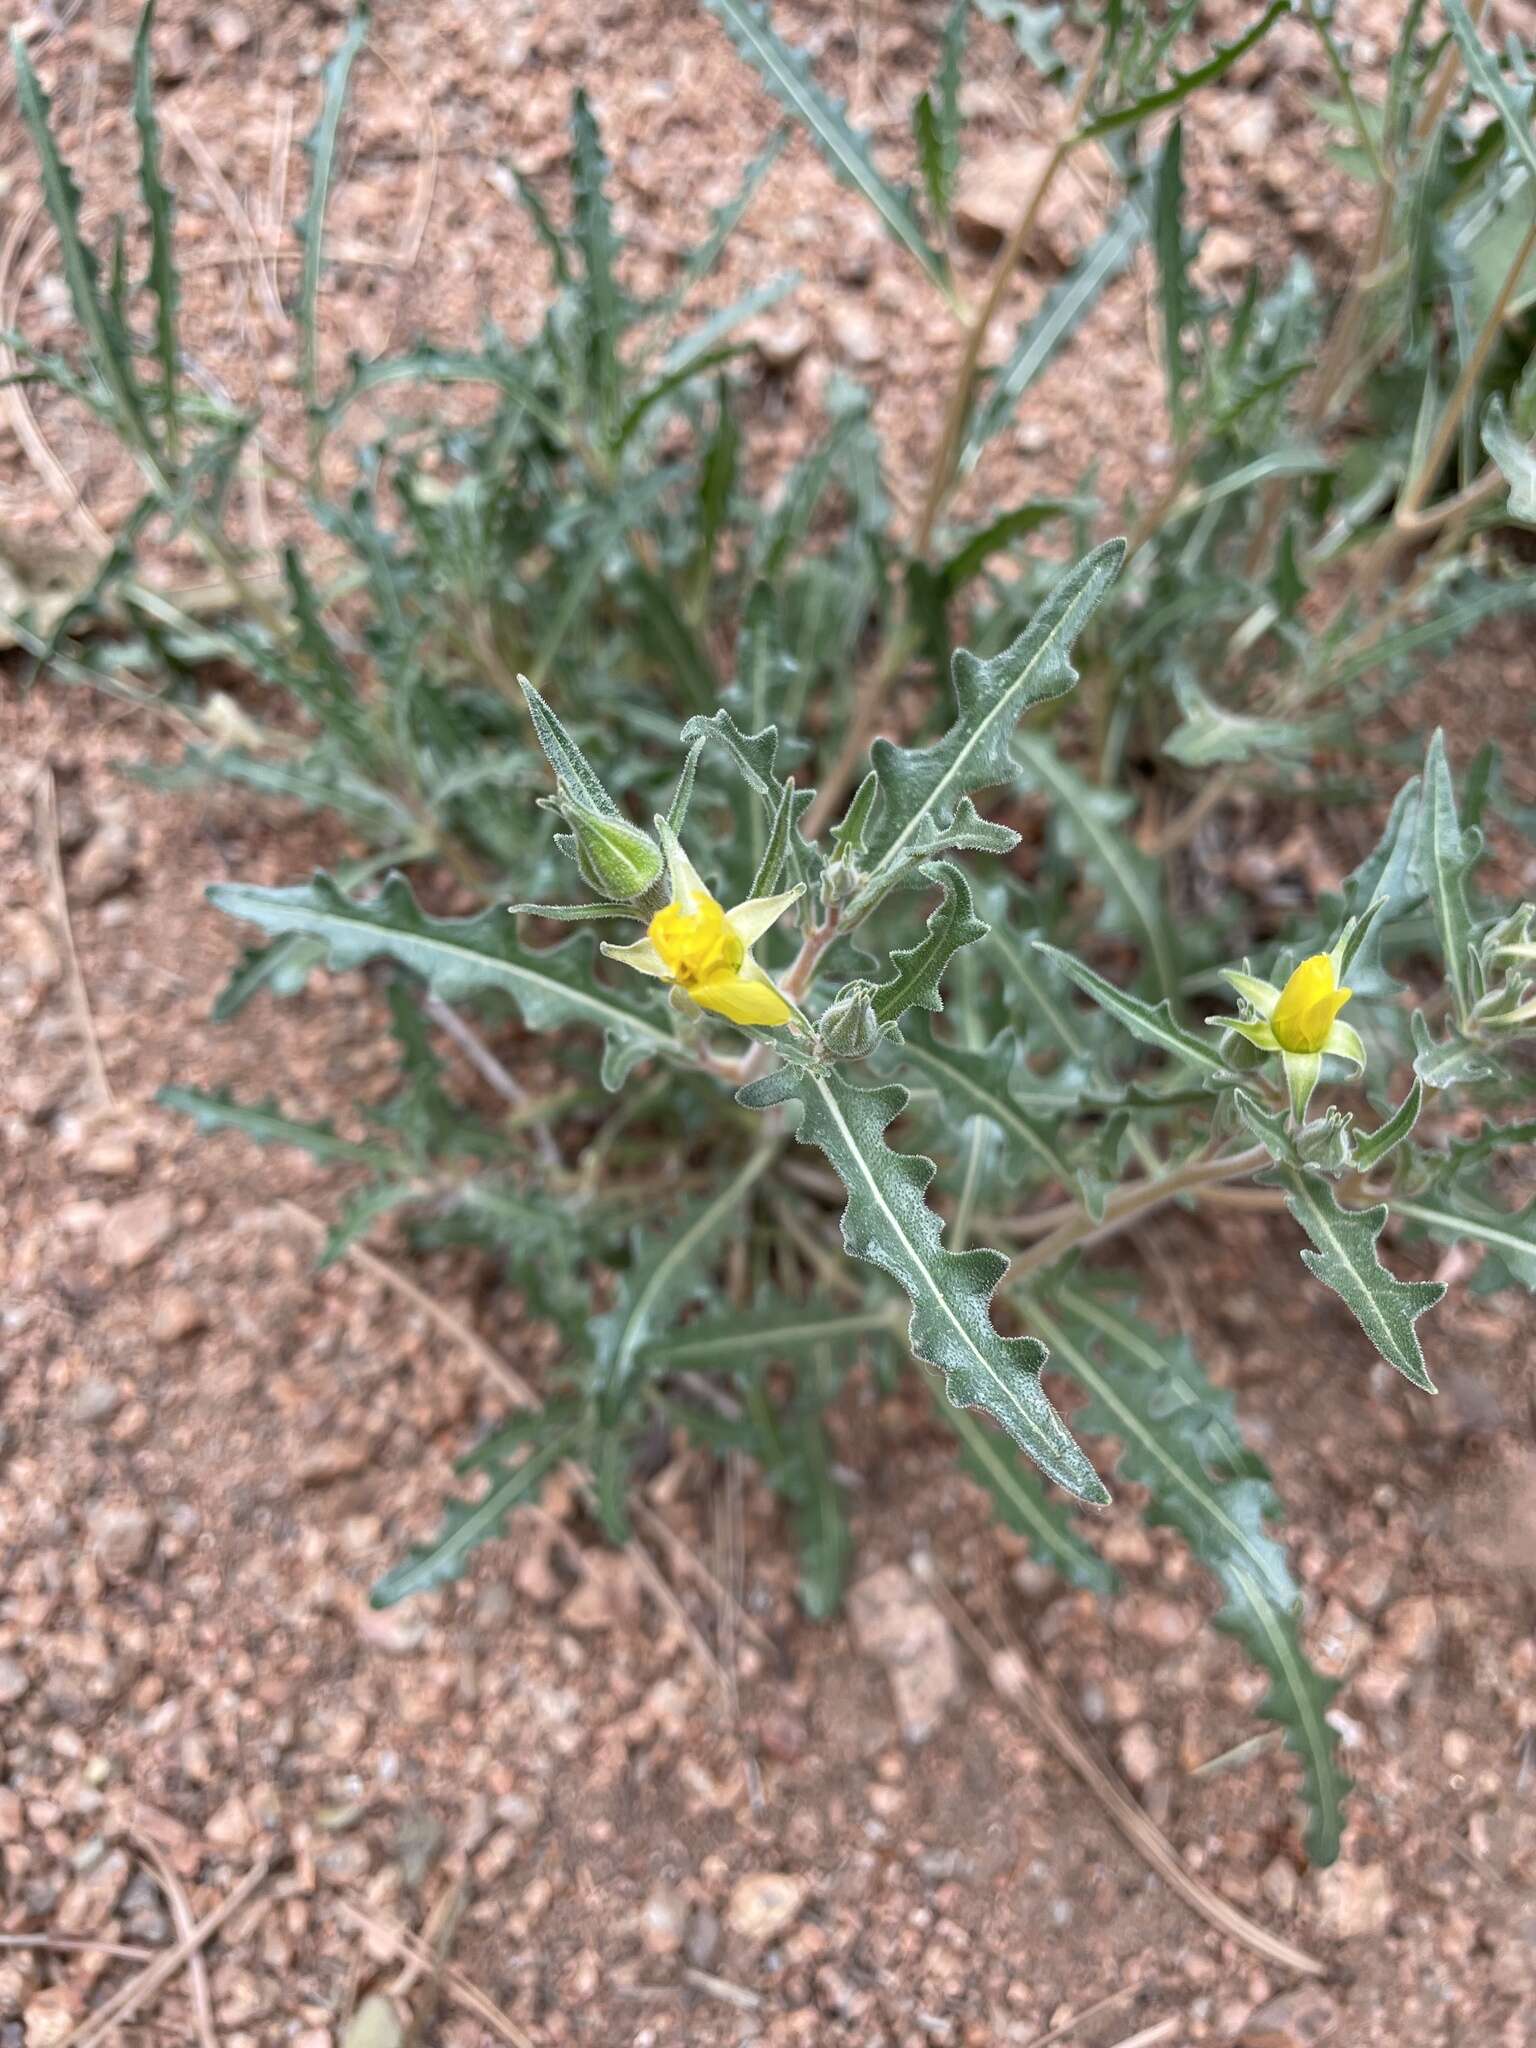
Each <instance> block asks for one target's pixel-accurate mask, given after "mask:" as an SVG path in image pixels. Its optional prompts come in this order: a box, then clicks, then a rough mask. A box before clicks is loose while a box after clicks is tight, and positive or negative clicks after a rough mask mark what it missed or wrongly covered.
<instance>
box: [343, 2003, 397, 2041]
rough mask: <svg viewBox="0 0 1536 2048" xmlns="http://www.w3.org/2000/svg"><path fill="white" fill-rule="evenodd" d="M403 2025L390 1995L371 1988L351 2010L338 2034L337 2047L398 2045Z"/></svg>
mask: <svg viewBox="0 0 1536 2048" xmlns="http://www.w3.org/2000/svg"><path fill="white" fill-rule="evenodd" d="M404 2040H405V2028H404V2026H403V2025H402V2024H401V2021H400V2015H399V2013H398V2012H397V2011H396V2010H395V2005H394V2001H393V1999H389V1998H386V1997H385V1996H384V1994H383V1992H381V1991H375V1992H371V1993H370V1994H369V1996H368V1997H367V1998H365V1999H364V2000H363V2002H362V2004H361V2005H360V2006H359V2007H358V2008H357V2011H356V2012H355V2013H353V2015H352V2017H351V2019H350V2020H349V2021H348V2023H347V2031H346V2033H345V2034H343V2035H342V2038H341V2048H401V2044H402V2042H403V2041H404Z"/></svg>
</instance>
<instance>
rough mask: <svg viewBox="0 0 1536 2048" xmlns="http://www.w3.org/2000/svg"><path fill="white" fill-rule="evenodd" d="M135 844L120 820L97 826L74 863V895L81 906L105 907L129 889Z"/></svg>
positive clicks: (112, 820)
mask: <svg viewBox="0 0 1536 2048" xmlns="http://www.w3.org/2000/svg"><path fill="white" fill-rule="evenodd" d="M133 865H134V840H133V833H132V831H131V830H130V829H129V827H128V826H127V825H126V824H124V823H123V822H122V821H121V820H120V819H117V818H108V819H107V820H106V821H105V823H103V824H100V825H98V826H97V828H96V830H95V831H94V832H93V833H92V834H91V836H90V838H89V839H88V840H87V841H86V843H85V845H84V847H83V848H82V849H81V852H80V855H79V858H78V859H77V860H76V862H75V870H74V876H73V882H72V888H73V893H74V894H75V895H77V896H78V897H79V898H80V901H81V902H82V903H91V904H94V903H103V902H105V901H106V899H107V897H109V896H115V895H116V894H117V892H118V890H119V889H123V888H126V887H127V885H128V883H129V882H130V881H131V880H132V877H133Z"/></svg>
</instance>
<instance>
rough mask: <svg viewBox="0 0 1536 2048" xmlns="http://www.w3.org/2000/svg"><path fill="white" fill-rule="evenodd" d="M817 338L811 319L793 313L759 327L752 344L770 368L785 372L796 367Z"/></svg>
mask: <svg viewBox="0 0 1536 2048" xmlns="http://www.w3.org/2000/svg"><path fill="white" fill-rule="evenodd" d="M815 339H816V335H815V331H814V329H813V328H812V326H811V323H810V321H809V320H807V319H805V318H804V317H803V316H802V315H800V314H796V313H791V314H790V315H789V317H788V318H787V319H784V320H775V321H773V322H772V323H771V324H768V325H765V326H763V327H761V328H759V329H758V331H757V333H756V334H754V335H753V337H752V346H753V347H754V348H755V349H756V350H757V353H758V354H759V355H760V356H761V357H762V359H763V361H764V362H765V363H766V364H767V365H768V368H769V369H770V370H778V371H780V372H783V371H785V370H792V369H793V368H794V367H795V364H796V363H798V362H799V360H800V358H801V357H802V356H803V355H805V354H806V353H807V352H808V350H809V349H810V346H811V343H812V342H813V341H814V340H815Z"/></svg>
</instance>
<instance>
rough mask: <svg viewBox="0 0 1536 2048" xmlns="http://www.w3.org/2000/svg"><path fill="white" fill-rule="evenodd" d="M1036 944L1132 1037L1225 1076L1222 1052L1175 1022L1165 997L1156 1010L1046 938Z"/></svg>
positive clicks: (1070, 979)
mask: <svg viewBox="0 0 1536 2048" xmlns="http://www.w3.org/2000/svg"><path fill="white" fill-rule="evenodd" d="M1034 946H1035V951H1036V952H1037V953H1043V954H1044V955H1045V957H1046V958H1047V959H1048V960H1051V961H1053V962H1054V963H1055V965H1056V966H1057V967H1059V968H1060V969H1061V972H1062V973H1063V974H1064V975H1065V976H1066V977H1067V979H1068V981H1071V982H1075V983H1076V985H1077V987H1078V988H1080V989H1081V990H1082V991H1083V993H1084V995H1086V996H1091V997H1092V998H1093V1000H1094V1002H1096V1003H1097V1004H1098V1006H1099V1008H1100V1009H1101V1010H1106V1011H1108V1013H1109V1015H1110V1016H1111V1017H1113V1018H1114V1019H1115V1021H1116V1023H1117V1024H1122V1025H1124V1027H1125V1029H1126V1030H1127V1031H1129V1032H1130V1034H1131V1036H1132V1037H1133V1038H1139V1039H1140V1040H1141V1042H1142V1043H1143V1044H1144V1045H1151V1046H1155V1047H1156V1048H1157V1049H1158V1051H1159V1052H1166V1053H1168V1054H1170V1055H1171V1056H1172V1057H1173V1058H1174V1059H1176V1060H1182V1061H1183V1062H1184V1063H1185V1065H1186V1066H1193V1067H1199V1068H1202V1069H1203V1070H1204V1071H1205V1072H1206V1073H1207V1074H1210V1075H1212V1076H1218V1075H1219V1076H1221V1077H1222V1078H1226V1073H1227V1070H1226V1068H1225V1066H1224V1065H1223V1064H1222V1060H1221V1055H1220V1054H1219V1053H1217V1052H1216V1051H1214V1050H1213V1048H1212V1047H1211V1046H1210V1045H1209V1044H1208V1043H1207V1042H1206V1040H1205V1039H1203V1038H1197V1037H1196V1036H1195V1034H1194V1032H1192V1031H1186V1030H1185V1029H1184V1027H1183V1025H1182V1024H1178V1023H1176V1022H1175V1021H1174V1016H1173V1012H1172V1010H1171V1009H1170V1008H1169V1006H1168V1003H1167V1001H1166V1000H1164V1001H1163V1002H1160V1003H1159V1004H1158V1005H1157V1007H1156V1008H1155V1009H1154V1008H1153V1007H1152V1005H1151V1004H1150V1003H1144V1002H1142V1001H1141V999H1140V997H1138V996H1133V995H1128V994H1127V993H1126V991H1125V990H1124V989H1121V988H1116V987H1115V985H1114V983H1113V982H1111V981H1106V980H1105V979H1104V977H1103V975H1102V974H1095V973H1094V971H1093V969H1092V968H1091V967H1087V966H1085V965H1084V964H1083V962H1082V961H1081V960H1078V959H1075V958H1074V957H1073V955H1072V954H1070V953H1063V952H1062V951H1061V949H1060V948H1059V947H1057V946H1048V945H1047V944H1046V942H1045V941H1044V939H1036V940H1035V942H1034Z"/></svg>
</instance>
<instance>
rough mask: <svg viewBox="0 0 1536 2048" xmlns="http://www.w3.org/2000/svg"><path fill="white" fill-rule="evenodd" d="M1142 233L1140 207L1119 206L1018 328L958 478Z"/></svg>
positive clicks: (971, 431) (974, 422) (963, 453)
mask: <svg viewBox="0 0 1536 2048" xmlns="http://www.w3.org/2000/svg"><path fill="white" fill-rule="evenodd" d="M1145 232H1146V223H1145V219H1144V217H1143V214H1142V211H1141V209H1140V207H1139V206H1136V205H1134V204H1129V203H1128V204H1127V205H1125V206H1123V207H1122V208H1121V209H1120V211H1119V213H1117V214H1116V215H1115V217H1114V219H1113V220H1112V221H1111V222H1110V224H1109V226H1108V227H1107V228H1106V229H1105V230H1104V232H1103V234H1102V235H1100V237H1099V239H1098V240H1097V241H1096V242H1094V243H1093V244H1092V245H1091V246H1090V247H1089V248H1087V249H1085V250H1084V251H1083V253H1082V255H1081V256H1080V257H1079V258H1078V259H1077V262H1076V264H1075V265H1074V266H1073V268H1072V269H1071V270H1070V271H1069V272H1068V273H1067V275H1066V276H1065V277H1064V278H1063V279H1062V281H1061V283H1060V284H1056V285H1053V286H1052V287H1051V289H1050V290H1049V291H1048V292H1047V293H1046V295H1045V297H1044V298H1043V299H1042V300H1041V301H1040V304H1039V306H1038V308H1037V309H1036V310H1035V312H1033V313H1032V314H1031V315H1030V317H1029V319H1027V320H1026V321H1025V322H1024V323H1023V325H1022V326H1021V327H1020V328H1019V331H1018V335H1017V337H1016V338H1015V340H1014V344H1013V347H1012V349H1011V350H1010V352H1009V354H1008V355H1007V357H1006V358H1005V359H1004V361H1003V362H1002V363H1001V364H1000V365H999V367H998V369H997V370H996V371H995V372H994V374H993V377H992V381H991V384H990V385H989V386H988V389H987V395H986V397H985V398H984V399H983V400H982V402H981V404H980V405H979V406H978V407H977V409H976V412H975V414H974V416H973V417H972V419H971V423H970V425H969V426H968V427H967V429H966V432H965V438H964V440H963V441H962V442H961V444H960V456H959V463H958V469H959V473H960V475H961V476H965V475H967V474H968V473H969V472H970V471H971V470H972V469H974V468H975V466H976V463H977V461H978V459H979V457H980V455H981V452H982V450H983V449H984V448H985V447H986V445H987V443H988V442H989V441H990V440H992V438H993V437H994V436H995V435H996V434H998V433H999V432H1000V431H1001V430H1002V429H1003V428H1004V427H1005V426H1006V425H1007V424H1008V421H1009V420H1010V419H1011V418H1012V417H1013V411H1014V408H1015V406H1016V405H1017V404H1018V402H1019V400H1020V399H1021V398H1022V397H1023V395H1024V393H1025V392H1026V391H1027V390H1028V389H1029V387H1030V385H1031V384H1033V383H1034V381H1035V379H1036V378H1037V377H1038V376H1040V374H1041V373H1042V371H1044V370H1045V369H1046V367H1047V366H1048V365H1049V364H1050V363H1051V362H1052V361H1053V360H1054V358H1055V356H1056V352H1057V350H1058V349H1059V348H1060V347H1061V346H1062V344H1063V343H1064V342H1066V341H1067V340H1069V339H1070V337H1071V336H1072V334H1073V333H1075V331H1076V329H1077V326H1078V323H1079V322H1080V321H1081V320H1082V319H1083V318H1084V317H1085V316H1086V315H1087V313H1088V312H1089V311H1090V310H1091V309H1092V308H1093V306H1094V305H1095V304H1096V303H1097V301H1098V298H1099V295H1100V293H1101V292H1102V291H1103V290H1104V287H1105V286H1106V285H1107V284H1110V283H1112V282H1113V280H1114V279H1115V278H1117V277H1118V276H1119V275H1120V273H1121V272H1122V271H1123V270H1124V269H1125V268H1126V266H1127V265H1128V264H1129V262H1130V260H1131V258H1132V256H1133V255H1134V254H1135V253H1136V248H1137V245H1138V244H1139V242H1140V241H1141V238H1142V236H1143V234H1144V233H1145Z"/></svg>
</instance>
